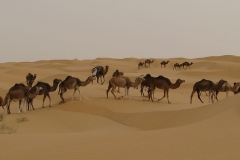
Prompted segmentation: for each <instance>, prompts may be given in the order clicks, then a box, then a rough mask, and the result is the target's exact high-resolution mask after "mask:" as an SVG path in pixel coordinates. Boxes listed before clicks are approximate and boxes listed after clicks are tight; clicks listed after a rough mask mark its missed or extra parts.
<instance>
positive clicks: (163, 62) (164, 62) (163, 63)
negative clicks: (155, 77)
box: [160, 61, 169, 68]
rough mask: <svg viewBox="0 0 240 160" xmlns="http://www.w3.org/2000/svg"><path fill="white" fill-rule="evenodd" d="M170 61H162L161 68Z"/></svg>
mask: <svg viewBox="0 0 240 160" xmlns="http://www.w3.org/2000/svg"><path fill="white" fill-rule="evenodd" d="M168 62H169V61H167V62H166V61H162V62H161V63H160V64H161V68H162V66H163V67H164V68H165V67H166V65H167V64H168Z"/></svg>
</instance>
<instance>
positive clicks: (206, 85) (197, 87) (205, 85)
mask: <svg viewBox="0 0 240 160" xmlns="http://www.w3.org/2000/svg"><path fill="white" fill-rule="evenodd" d="M225 82H226V81H224V80H220V81H219V83H218V84H217V85H216V84H214V83H213V82H212V81H210V80H206V79H202V80H201V81H198V82H196V83H195V84H194V85H193V91H192V94H191V96H190V103H192V97H193V95H194V93H195V92H197V94H198V99H199V100H200V101H201V102H202V103H203V101H202V99H201V97H200V96H201V94H200V92H201V91H202V92H205V91H209V94H208V97H209V103H210V98H211V99H212V103H213V100H214V99H213V96H216V95H215V93H214V91H216V90H218V89H220V88H221V87H222V85H223V84H224V83H225Z"/></svg>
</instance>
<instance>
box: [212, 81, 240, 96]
mask: <svg viewBox="0 0 240 160" xmlns="http://www.w3.org/2000/svg"><path fill="white" fill-rule="evenodd" d="M219 82H220V81H219ZM219 82H218V83H219ZM218 83H217V84H218ZM217 84H216V85H217ZM239 88H240V83H239V82H238V83H234V86H233V87H232V86H231V85H230V84H229V83H228V82H227V81H225V83H223V85H222V87H221V88H219V89H218V90H216V97H215V98H216V100H217V101H218V98H217V95H218V93H219V92H226V97H229V96H228V92H229V91H231V92H233V93H234V94H236V92H238V89H239Z"/></svg>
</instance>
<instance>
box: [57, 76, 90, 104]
mask: <svg viewBox="0 0 240 160" xmlns="http://www.w3.org/2000/svg"><path fill="white" fill-rule="evenodd" d="M94 79H95V76H89V77H88V78H87V79H86V81H81V80H80V79H79V78H76V77H72V76H67V77H66V79H65V80H63V81H62V82H61V83H60V84H59V91H58V94H59V95H60V98H61V99H62V102H63V103H65V101H64V98H63V94H64V93H65V92H67V89H74V91H73V95H72V101H73V98H74V94H75V92H76V90H77V91H78V93H79V99H80V100H81V99H82V97H81V92H80V90H79V87H80V86H86V85H88V84H89V83H90V82H92V81H93V80H94Z"/></svg>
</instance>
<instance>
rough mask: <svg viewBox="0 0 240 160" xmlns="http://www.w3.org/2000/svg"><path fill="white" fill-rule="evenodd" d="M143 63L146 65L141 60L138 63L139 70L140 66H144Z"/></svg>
mask: <svg viewBox="0 0 240 160" xmlns="http://www.w3.org/2000/svg"><path fill="white" fill-rule="evenodd" d="M143 65H144V62H139V63H138V70H139V69H140V68H142V67H143Z"/></svg>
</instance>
